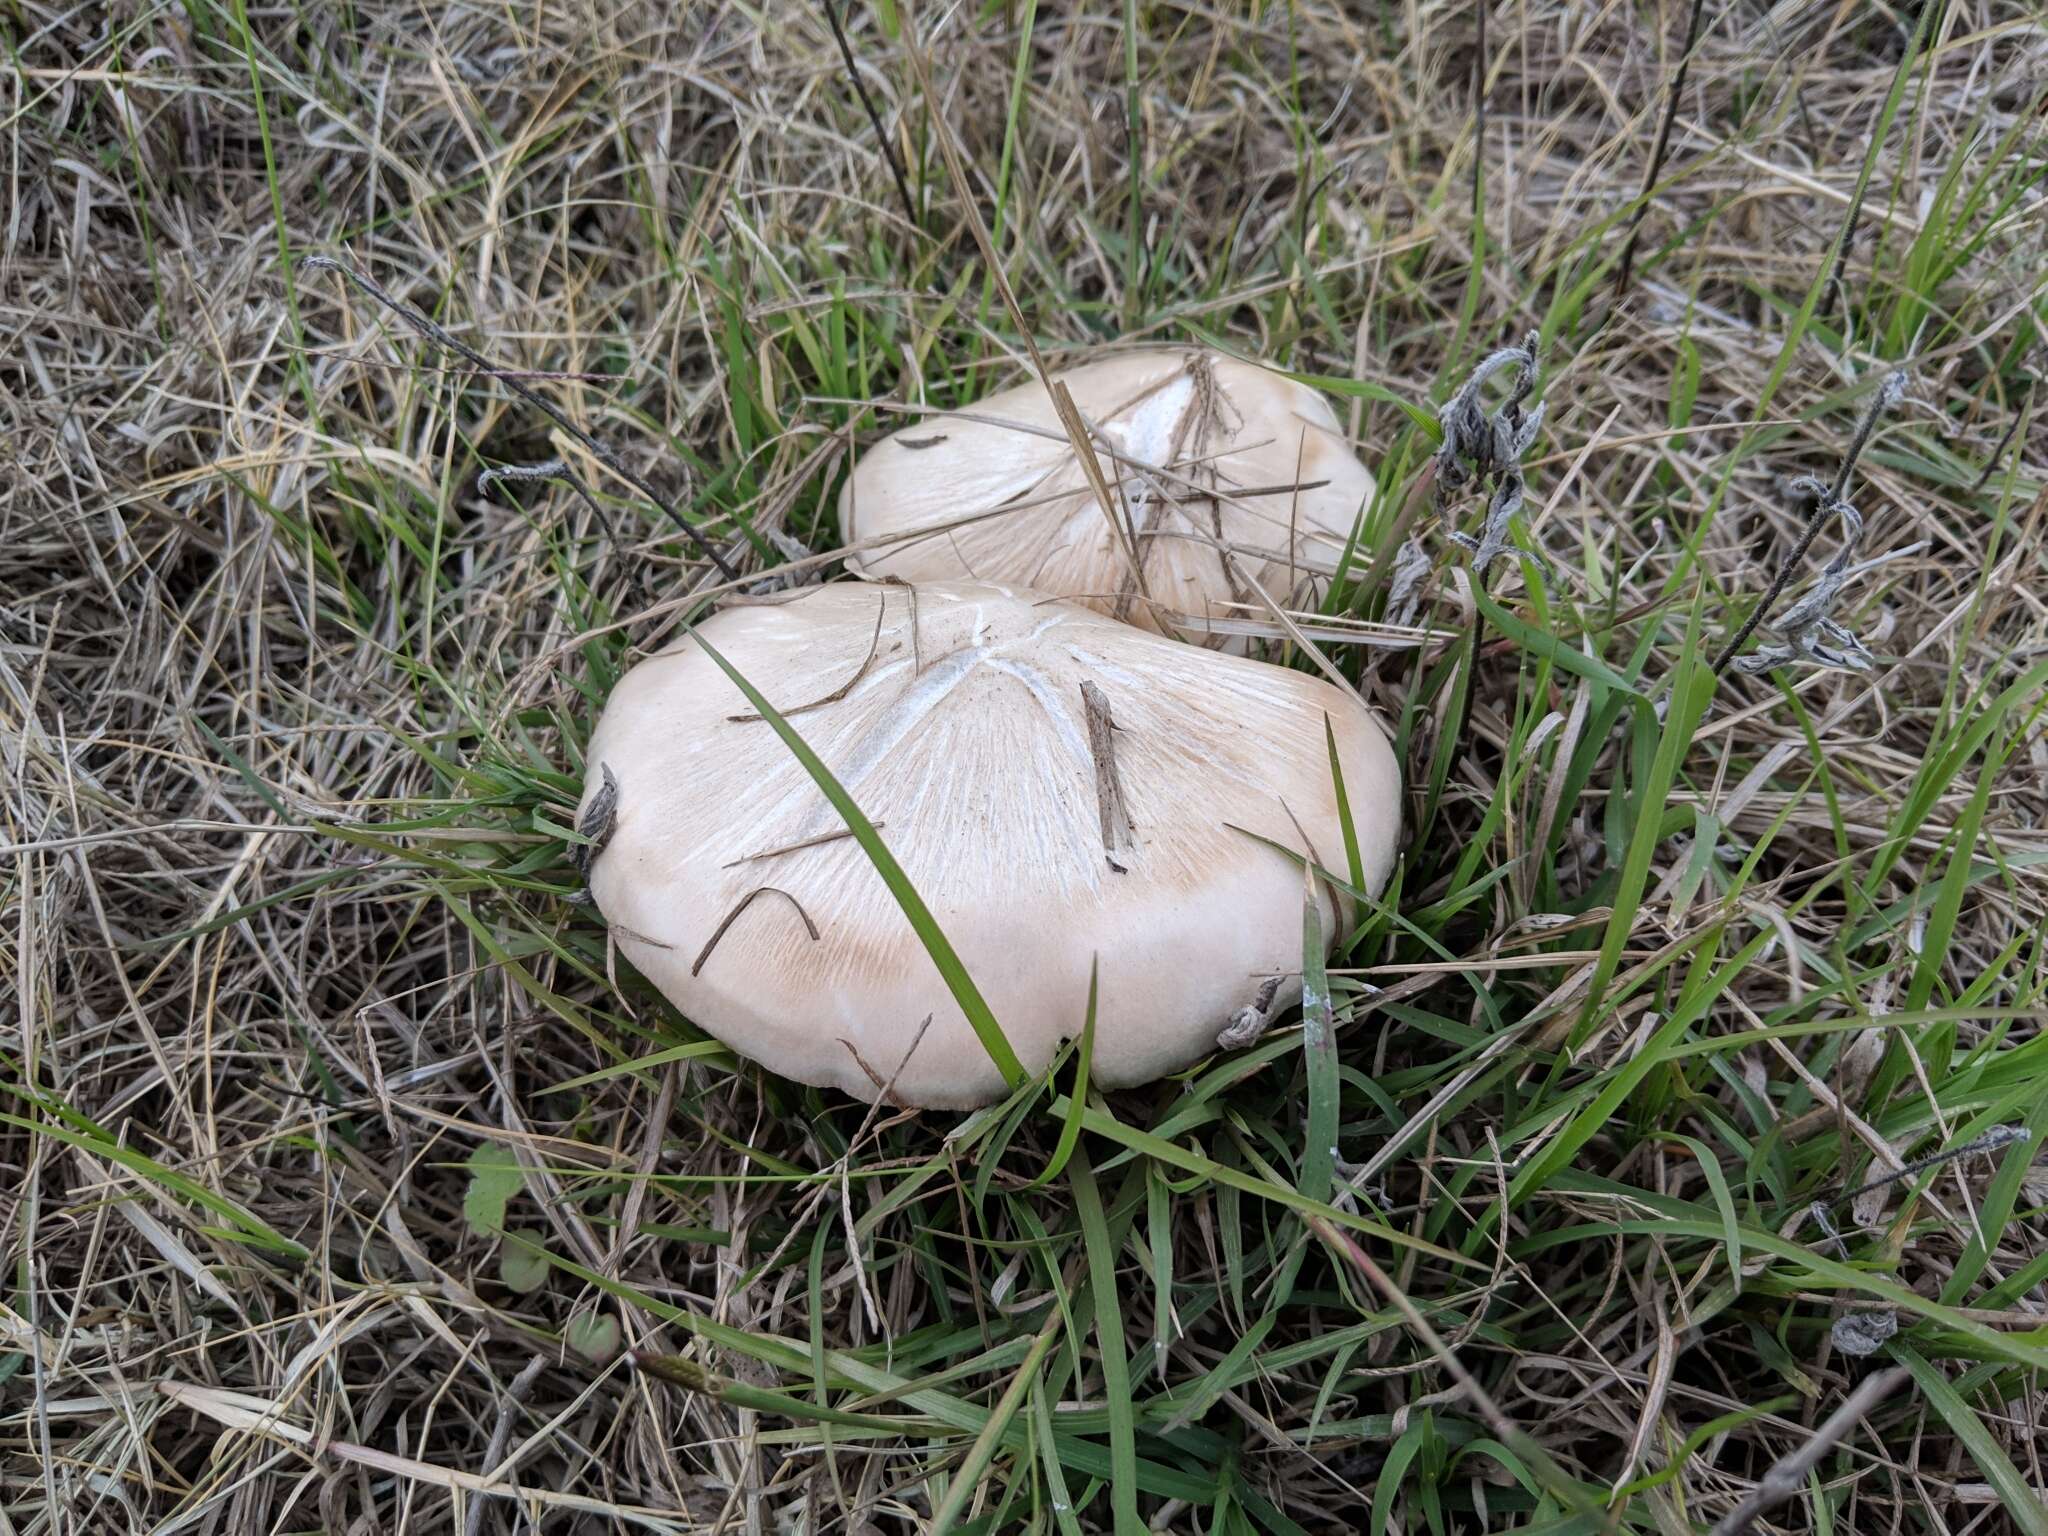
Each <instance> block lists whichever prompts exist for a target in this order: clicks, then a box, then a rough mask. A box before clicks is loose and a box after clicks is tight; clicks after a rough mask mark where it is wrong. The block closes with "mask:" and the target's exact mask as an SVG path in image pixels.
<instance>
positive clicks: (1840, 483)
mask: <svg viewBox="0 0 2048 1536" xmlns="http://www.w3.org/2000/svg"><path fill="white" fill-rule="evenodd" d="M1903 388H1904V379H1903V377H1902V376H1901V375H1899V374H1896V373H1895V374H1893V375H1891V376H1890V377H1889V378H1887V379H1886V380H1885V381H1884V383H1883V384H1882V385H1880V386H1879V388H1878V391H1877V394H1876V396H1875V397H1874V398H1873V399H1872V400H1871V402H1870V405H1869V407H1868V408H1867V409H1866V410H1865V411H1864V412H1863V419H1862V420H1860V421H1859V422H1857V423H1856V435H1855V436H1854V437H1852V438H1851V439H1850V440H1849V451H1848V452H1847V453H1845V454H1843V455H1842V467H1841V468H1840V469H1839V470H1837V471H1836V472H1835V483H1834V485H1833V486H1831V487H1830V488H1829V490H1828V494H1827V495H1825V496H1819V497H1816V498H1815V499H1814V503H1813V510H1812V511H1811V512H1810V513H1808V514H1807V518H1806V526H1805V527H1804V528H1802V529H1800V530H1799V538H1798V539H1797V540H1796V541H1795V542H1794V543H1793V545H1792V547H1791V549H1789V550H1787V551H1786V553H1785V558H1784V559H1783V560H1781V561H1779V562H1778V573H1777V575H1775V576H1773V577H1772V578H1771V584H1770V586H1769V587H1768V588H1766V589H1765V591H1764V595H1763V598H1762V600H1761V601H1760V602H1758V603H1757V605H1756V606H1755V607H1754V608H1752V609H1750V611H1749V617H1748V618H1746V619H1744V620H1743V621H1742V623H1741V625H1740V626H1739V627H1738V628H1737V629H1736V631H1735V634H1734V636H1733V638H1731V639H1730V640H1729V641H1728V643H1727V644H1726V645H1724V646H1722V647H1721V652H1720V654H1719V655H1717V656H1716V657H1715V658H1714V669H1713V670H1714V675H1715V676H1716V677H1719V676H1720V675H1721V674H1722V673H1723V672H1725V671H1727V670H1728V663H1729V662H1730V661H1732V660H1734V659H1735V655H1736V653H1737V652H1739V651H1740V650H1741V649H1742V648H1743V647H1744V646H1745V645H1747V644H1748V643H1749V637H1750V636H1751V635H1753V634H1755V633H1756V631H1757V626H1758V625H1760V624H1762V623H1763V621H1764V620H1765V619H1767V618H1769V617H1770V614H1771V610H1772V609H1773V608H1775V607H1776V606H1777V603H1778V599H1779V598H1781V597H1783V596H1784V595H1785V589H1786V588H1787V587H1789V586H1791V585H1792V577H1793V574H1794V573H1795V572H1796V571H1797V570H1798V569H1799V564H1800V562H1801V561H1802V560H1804V559H1805V558H1806V552H1807V551H1808V550H1809V549H1811V548H1813V541H1814V540H1815V539H1816V538H1818V537H1819V536H1820V530H1821V527H1822V526H1823V525H1824V524H1825V523H1826V522H1827V520H1828V518H1829V517H1831V516H1832V515H1833V514H1834V510H1835V507H1836V506H1837V504H1839V503H1840V501H1841V499H1842V496H1843V493H1844V492H1846V491H1847V490H1848V489H1849V475H1850V472H1851V471H1852V470H1854V469H1855V468H1856V461H1857V460H1858V459H1860V458H1862V457H1863V450H1864V449H1865V448H1867V447H1868V446H1869V445H1870V437H1871V434H1872V433H1873V432H1875V431H1876V430H1877V419H1878V417H1880V416H1882V415H1883V414H1884V413H1885V412H1886V411H1887V410H1888V409H1889V408H1890V407H1892V406H1893V405H1895V404H1897V403H1898V399H1899V395H1900V393H1901V391H1902V390H1903Z"/></svg>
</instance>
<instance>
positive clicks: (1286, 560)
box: [839, 350, 1373, 633]
mask: <svg viewBox="0 0 2048 1536" xmlns="http://www.w3.org/2000/svg"><path fill="white" fill-rule="evenodd" d="M1058 378H1059V379H1060V381H1061V382H1063V383H1065V385H1066V386H1067V388H1068V390H1069V391H1070V392H1071V393H1072V394H1073V396H1074V401H1075V404H1076V405H1077V406H1078V407H1079V408H1080V410H1081V413H1082V415H1083V416H1084V417H1085V418H1086V419H1087V420H1088V421H1089V422H1090V423H1091V424H1092V425H1093V426H1094V427H1095V428H1096V429H1097V431H1099V432H1100V434H1101V436H1102V438H1103V439H1104V440H1106V443H1107V445H1108V447H1109V450H1110V451H1109V452H1106V453H1100V454H1098V461H1099V462H1100V464H1101V468H1102V471H1103V474H1104V476H1105V477H1106V479H1107V481H1108V483H1110V484H1111V485H1112V486H1116V485H1119V484H1120V485H1121V494H1120V496H1118V497H1116V499H1117V501H1118V503H1119V504H1118V506H1117V507H1116V508H1115V509H1114V511H1115V522H1113V521H1112V519H1111V518H1109V517H1105V516H1104V514H1103V510H1102V507H1101V504H1100V502H1099V501H1098V500H1097V499H1096V496H1095V494H1094V492H1093V491H1092V490H1091V489H1090V482H1089V479H1088V477H1087V474H1086V472H1085V470H1084V468H1083V466H1082V465H1081V463H1080V461H1079V459H1078V458H1077V456H1076V455H1075V453H1074V450H1073V447H1072V443H1071V440H1070V439H1069V437H1068V435H1067V432H1066V429H1065V428H1064V427H1063V426H1062V425H1061V422H1060V418H1059V415H1058V413H1057V411H1056V410H1055V409H1054V407H1053V403H1052V398H1051V396H1050V395H1049V394H1048V393H1047V392H1046V390H1045V387H1044V385H1043V384H1042V383H1040V382H1039V381H1037V380H1032V381H1031V382H1029V383H1027V384H1023V385H1019V386H1018V387H1016V388H1014V389H1009V390H1004V391H1003V392H1001V393H1000V394H996V395H992V396H990V397H989V398H988V399H986V400H983V401H980V402H978V403H977V404H976V405H974V406H973V407H972V408H970V409H969V410H968V411H967V412H965V413H961V414H951V415H948V414H943V413H940V414H934V415H932V416H929V417H927V418H926V419H924V420H922V421H920V422H918V423H917V424H916V425H915V426H911V427H906V428H904V429H903V430H902V431H900V432H897V433H894V434H893V435H891V436H890V437H887V438H885V439H883V440H882V441H881V442H879V443H877V444H875V446H874V447H873V448H871V449H869V450H868V452H867V453H866V454H864V455H863V456H862V457H861V459H860V462H859V463H858V464H856V465H855V466H854V470H853V473H852V474H851V475H850V476H849V477H848V478H847V483H846V485H845V487H844V488H843V489H842V490H841V492H840V497H839V517H840V532H841V535H842V536H843V537H844V539H845V540H846V542H847V543H848V544H849V545H852V546H856V549H855V554H854V557H853V558H854V559H855V561H856V562H857V563H858V564H859V565H860V566H861V567H862V568H863V569H865V570H867V571H869V572H870V573H872V574H875V575H887V576H895V577H899V578H901V579H903V580H905V581H944V580H959V579H973V580H985V581H1000V582H1013V583H1017V584H1020V585H1024V586H1029V587H1033V588H1036V589H1038V590H1040V591H1044V592H1050V593H1053V594H1055V595H1058V596H1062V597H1071V598H1075V599H1076V600H1079V601H1083V602H1086V603H1088V604H1089V605H1090V606H1091V607H1094V608H1097V609H1099V610H1101V611H1103V612H1105V613H1110V614H1112V615H1113V616H1116V617H1120V618H1125V619H1128V620H1129V621H1130V622H1131V623H1134V624H1138V625H1141V626H1143V627H1145V628H1147V629H1156V630H1160V631H1162V632H1174V633H1184V632H1189V631H1188V630H1187V627H1186V626H1185V625H1181V624H1177V623H1176V622H1175V617H1174V616H1175V615H1176V614H1181V615H1188V616H1190V617H1192V618H1195V619H1200V618H1204V617H1208V616H1210V615H1216V616H1223V615H1225V614H1227V613H1228V612H1229V611H1230V610H1229V607H1228V605H1230V604H1250V605H1252V606H1253V607H1254V608H1258V606H1259V605H1258V598H1257V594H1256V593H1255V592H1254V591H1253V590H1252V587H1251V582H1253V581H1256V582H1257V583H1258V585H1259V586H1260V587H1263V588H1264V589H1265V591H1266V592H1267V593H1268V594H1269V595H1270V596H1272V597H1273V598H1274V599H1275V600H1276V601H1280V602H1285V601H1286V600H1287V597H1288V594H1289V592H1290V591H1291V590H1292V589H1293V588H1294V587H1295V585H1296V584H1297V582H1298V581H1300V580H1303V579H1307V578H1309V577H1312V576H1314V575H1315V574H1317V573H1319V572H1327V571H1329V570H1330V569H1331V568H1332V566H1333V565H1334V563H1335V562H1336V560H1337V559H1338V558H1339V556H1340V555H1341V554H1342V551H1343V549H1344V544H1345V540H1346V538H1347V537H1348V535H1349V534H1350V531H1351V528H1352V525H1353V523H1354V522H1355V521H1356V519H1357V517H1358V515H1359V512H1360V510H1361V509H1362V508H1364V507H1365V506H1367V505H1368V504H1370V502H1371V500H1372V495H1373V478H1372V475H1371V473H1370V472H1369V471H1368V470H1367V469H1366V468H1365V466H1364V465H1363V464H1361V463H1360V462H1359V461H1358V459H1357V457H1356V456H1355V455H1354V454H1353V453H1352V452H1351V450H1350V448H1349V447H1348V446H1347V445H1346V444H1345V441H1344V438H1343V436H1342V433H1341V431H1340V429H1339V427H1338V424H1337V418H1336V417H1335V415H1333V414H1332V412H1331V410H1330V407H1329V404H1328V402H1327V401H1325V400H1324V398H1323V397H1322V396H1321V395H1320V394H1318V393H1316V391H1314V390H1312V389H1310V388H1308V387H1307V386H1305V385H1302V384H1297V383H1295V382H1294V381H1293V380H1291V379H1288V378H1285V377H1283V376H1282V375H1280V374H1277V373H1272V372H1269V371H1268V370H1266V369H1264V368H1260V367H1257V366H1255V365H1253V364H1250V363H1245V362H1240V361H1238V360H1236V359H1234V358H1230V357H1225V356H1224V355H1223V354H1221V353H1218V352H1208V351H1186V350H1147V351H1140V352H1123V353H1117V354H1115V355H1113V356H1110V357H1107V358H1103V359H1102V360H1100V361H1098V362H1094V363H1089V364H1086V365H1085V366H1083V367H1080V368H1076V369H1073V370H1071V371H1069V372H1066V373H1063V374H1060V375H1058ZM1145 466H1150V468H1149V469H1147V468H1145ZM1295 487H1299V489H1295ZM1126 517H1128V519H1129V523H1128V529H1129V531H1128V532H1120V531H1119V528H1118V526H1117V524H1120V523H1122V522H1123V520H1124V519H1125V518H1126ZM1133 536H1135V540H1136V546H1137V549H1138V552H1139V554H1140V556H1141V557H1142V564H1143V579H1142V583H1141V582H1140V580H1139V578H1138V577H1137V576H1135V575H1134V574H1133V570H1132V559H1131V556H1130V554H1129V552H1128V551H1129V548H1130V543H1131V538H1132V537H1133ZM1226 549H1227V550H1229V551H1231V554H1230V558H1229V559H1228V560H1227V561H1226V559H1225V555H1224V551H1225V550H1226ZM1258 616H1263V610H1260V612H1259V614H1258ZM1196 633H1198V632H1196Z"/></svg>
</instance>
